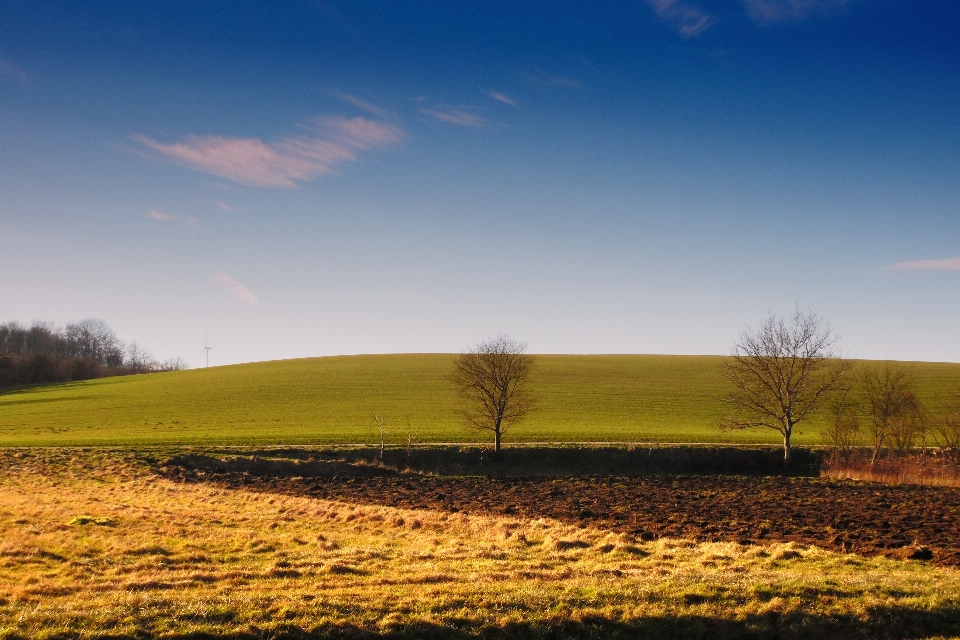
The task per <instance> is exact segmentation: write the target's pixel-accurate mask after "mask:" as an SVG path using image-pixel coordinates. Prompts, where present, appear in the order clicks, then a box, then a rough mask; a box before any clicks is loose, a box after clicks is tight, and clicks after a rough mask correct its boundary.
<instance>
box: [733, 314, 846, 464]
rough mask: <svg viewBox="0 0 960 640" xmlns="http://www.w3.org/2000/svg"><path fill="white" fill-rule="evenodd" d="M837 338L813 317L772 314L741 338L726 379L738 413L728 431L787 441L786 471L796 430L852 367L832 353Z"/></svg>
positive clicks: (744, 333)
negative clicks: (770, 433)
mask: <svg viewBox="0 0 960 640" xmlns="http://www.w3.org/2000/svg"><path fill="white" fill-rule="evenodd" d="M836 341H837V337H836V336H835V335H834V334H833V332H832V330H831V329H830V325H829V324H827V323H826V322H825V321H823V320H821V319H820V318H819V317H817V315H816V314H814V313H813V312H807V313H803V312H801V311H800V310H799V309H797V310H796V311H794V313H793V315H792V316H790V318H789V319H783V318H779V317H777V316H775V315H773V314H770V315H769V316H768V317H767V318H766V320H764V321H763V322H761V323H760V326H759V327H757V328H756V329H755V330H753V331H750V330H749V329H748V330H746V331H744V332H743V333H741V334H740V340H739V342H737V344H735V345H734V347H733V352H732V353H731V356H732V360H731V362H730V363H729V364H728V365H726V366H725V367H724V368H723V374H724V376H726V378H727V379H728V380H729V381H730V382H731V383H733V386H734V387H735V388H736V390H735V391H733V392H731V393H730V395H729V396H728V397H727V401H728V402H729V404H730V405H731V406H732V407H733V409H734V413H733V414H732V415H728V416H727V417H725V418H724V419H723V420H722V422H721V423H720V428H721V429H723V430H727V431H729V430H734V429H747V428H751V427H762V428H766V429H773V430H774V431H777V432H779V433H780V435H782V436H783V466H784V468H788V467H789V466H790V463H791V461H792V457H793V456H792V450H791V447H790V437H791V436H792V435H793V427H794V426H795V425H796V424H797V423H798V422H800V421H801V420H803V419H804V418H806V417H807V416H809V415H810V414H811V413H813V412H814V411H816V410H817V409H818V408H819V407H820V406H821V404H822V403H823V401H824V400H825V399H826V397H827V395H828V394H829V393H830V392H831V391H834V390H836V389H837V388H838V385H839V382H840V379H841V376H842V375H843V374H844V372H845V371H846V370H847V368H848V365H847V363H846V362H845V361H844V360H841V359H840V357H839V355H838V354H837V353H835V352H834V351H833V345H834V343H835V342H836Z"/></svg>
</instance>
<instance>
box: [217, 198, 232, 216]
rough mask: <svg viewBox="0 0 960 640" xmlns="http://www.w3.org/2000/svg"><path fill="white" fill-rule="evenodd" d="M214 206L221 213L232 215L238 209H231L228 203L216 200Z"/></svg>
mask: <svg viewBox="0 0 960 640" xmlns="http://www.w3.org/2000/svg"><path fill="white" fill-rule="evenodd" d="M213 205H214V206H215V207H216V208H217V209H220V211H226V212H227V213H230V212H232V211H236V209H235V208H234V207H231V206H230V205H229V204H227V203H226V202H223V201H221V200H214V201H213Z"/></svg>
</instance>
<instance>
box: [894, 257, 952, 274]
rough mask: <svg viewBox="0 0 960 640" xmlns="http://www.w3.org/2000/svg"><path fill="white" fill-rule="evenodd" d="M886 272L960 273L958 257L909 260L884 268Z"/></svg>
mask: <svg viewBox="0 0 960 640" xmlns="http://www.w3.org/2000/svg"><path fill="white" fill-rule="evenodd" d="M886 269H887V271H960V256H956V257H954V258H942V259H940V260H911V261H909V262H898V263H896V264H891V265H889V266H888V267H886Z"/></svg>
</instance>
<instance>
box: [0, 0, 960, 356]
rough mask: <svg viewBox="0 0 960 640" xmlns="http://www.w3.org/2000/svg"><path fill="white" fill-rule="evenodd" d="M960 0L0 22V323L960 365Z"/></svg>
mask: <svg viewBox="0 0 960 640" xmlns="http://www.w3.org/2000/svg"><path fill="white" fill-rule="evenodd" d="M958 33H960V7H958V6H957V5H956V3H954V2H948V1H930V2H922V3H916V2H907V1H905V0H904V1H893V0H872V1H868V0H846V1H844V0H649V1H646V0H635V1H633V2H609V3H596V4H594V3H582V2H529V3H513V2H456V3H451V2H403V3H390V2H382V1H369V2H365V1H354V2H336V1H314V2H307V1H302V2H271V3H255V2H204V3H196V2H156V3H131V2H120V1H117V2H99V3H93V4H91V3H79V2H77V3H53V2H43V1H37V2H27V1H18V2H0V194H2V195H0V321H9V320H17V321H21V322H30V321H31V320H34V319H40V320H49V321H54V322H57V323H64V322H68V321H73V320H79V319H81V318H86V317H100V318H103V319H105V320H106V321H107V322H108V323H110V325H111V326H113V327H114V329H115V330H116V331H117V332H118V334H119V335H120V337H121V338H123V339H125V340H127V341H131V340H136V341H137V342H139V343H140V344H141V345H143V346H144V347H146V348H147V349H149V350H150V351H152V352H153V354H154V355H155V356H157V357H159V358H167V357H173V356H182V357H183V358H185V359H186V360H187V361H188V362H190V363H191V364H193V365H199V364H202V360H203V358H202V356H201V355H200V350H201V349H202V347H203V345H204V340H205V339H206V338H207V336H209V344H210V346H212V347H213V351H212V352H211V354H210V356H211V358H210V362H211V364H227V363H234V362H243V361H254V360H268V359H279V358H291V357H302V356H316V355H332V354H350V353H380V352H456V351H460V350H463V349H465V348H468V347H470V346H471V345H472V344H474V343H476V342H477V341H479V340H481V339H483V338H485V337H487V336H489V335H493V334H496V333H498V332H507V333H510V334H511V335H513V336H514V337H516V338H519V339H522V340H525V341H527V342H528V343H529V347H530V350H531V351H534V352H538V353H678V354H714V353H727V352H729V350H730V348H731V346H732V344H733V342H734V341H735V340H736V337H737V334H738V333H739V332H740V331H741V330H743V329H744V328H745V327H746V326H748V325H753V324H756V323H757V322H758V321H759V320H761V319H762V318H763V317H764V316H765V315H766V314H767V313H768V312H773V313H777V314H787V313H790V312H791V311H792V310H793V309H794V308H795V307H798V306H799V307H800V308H801V309H804V310H806V309H810V310H813V311H815V312H816V313H818V314H819V315H821V316H822V317H824V318H826V319H827V320H829V322H830V324H831V325H832V326H833V328H834V329H835V330H836V332H837V333H838V334H839V335H840V336H841V338H842V339H841V342H840V344H841V346H842V348H843V351H844V353H846V354H847V355H850V356H853V357H862V358H896V359H907V360H935V361H960V330H958V322H957V319H958V318H960V72H958V71H960V37H958Z"/></svg>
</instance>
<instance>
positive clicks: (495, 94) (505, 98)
mask: <svg viewBox="0 0 960 640" xmlns="http://www.w3.org/2000/svg"><path fill="white" fill-rule="evenodd" d="M487 95H488V96H490V97H491V98H493V99H494V100H497V101H499V102H502V103H504V104H508V105H510V106H511V107H515V106H517V102H516V100H513V99H512V98H510V97H508V96H506V95H504V94H502V93H500V92H499V91H490V92H489V93H488V94H487Z"/></svg>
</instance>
